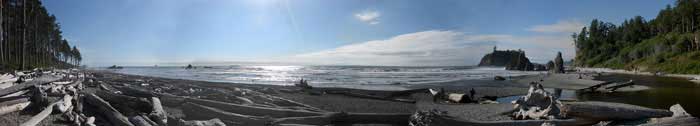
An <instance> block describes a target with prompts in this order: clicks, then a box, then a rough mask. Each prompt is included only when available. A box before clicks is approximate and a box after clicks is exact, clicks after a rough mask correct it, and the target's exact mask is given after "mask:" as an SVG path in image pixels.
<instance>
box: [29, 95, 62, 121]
mask: <svg viewBox="0 0 700 126" xmlns="http://www.w3.org/2000/svg"><path fill="white" fill-rule="evenodd" d="M62 102H63V99H61V100H59V101H57V102H54V103H51V104H50V105H49V106H47V107H46V108H45V109H44V110H42V111H41V112H39V114H36V115H34V116H32V118H30V119H29V120H27V121H26V122H24V123H22V124H20V126H36V125H37V124H39V122H41V120H44V118H46V117H48V116H49V115H50V114H51V112H53V108H54V107H53V106H54V105H56V104H62Z"/></svg>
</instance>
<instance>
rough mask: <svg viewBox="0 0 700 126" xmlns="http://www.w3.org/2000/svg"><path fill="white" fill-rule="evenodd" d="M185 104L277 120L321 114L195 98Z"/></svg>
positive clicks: (188, 99)
mask: <svg viewBox="0 0 700 126" xmlns="http://www.w3.org/2000/svg"><path fill="white" fill-rule="evenodd" d="M185 102H192V103H196V104H200V105H206V106H209V107H211V108H216V109H220V110H223V111H227V112H235V113H238V114H244V115H252V116H269V117H274V118H279V117H301V116H318V115H322V113H318V112H311V111H303V110H290V109H279V108H268V107H257V106H247V105H238V104H233V103H226V102H219V101H213V100H204V99H196V98H186V99H185Z"/></svg>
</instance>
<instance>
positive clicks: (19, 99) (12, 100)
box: [0, 96, 29, 106]
mask: <svg viewBox="0 0 700 126" xmlns="http://www.w3.org/2000/svg"><path fill="white" fill-rule="evenodd" d="M28 101H29V97H28V96H13V97H6V98H0V106H8V105H14V104H17V103H23V102H28Z"/></svg>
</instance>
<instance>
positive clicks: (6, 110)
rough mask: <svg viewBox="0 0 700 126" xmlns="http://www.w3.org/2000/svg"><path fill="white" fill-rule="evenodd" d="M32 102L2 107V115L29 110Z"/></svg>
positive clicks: (0, 108) (0, 112)
mask: <svg viewBox="0 0 700 126" xmlns="http://www.w3.org/2000/svg"><path fill="white" fill-rule="evenodd" d="M29 103H30V102H28V101H27V102H21V103H17V104H12V105H7V106H0V115H5V114H7V113H11V112H16V111H19V110H22V109H24V108H27V106H29Z"/></svg>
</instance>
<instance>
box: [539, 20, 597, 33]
mask: <svg viewBox="0 0 700 126" xmlns="http://www.w3.org/2000/svg"><path fill="white" fill-rule="evenodd" d="M584 26H585V25H584V24H583V23H581V22H579V21H576V20H559V21H558V22H557V23H555V24H549V25H536V26H534V27H531V28H529V29H527V30H528V31H533V32H543V33H574V32H579V31H581V28H583V27H584Z"/></svg>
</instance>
